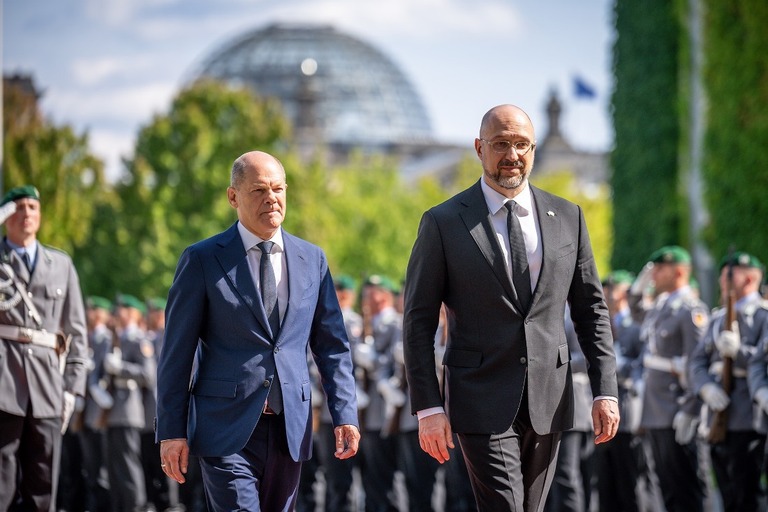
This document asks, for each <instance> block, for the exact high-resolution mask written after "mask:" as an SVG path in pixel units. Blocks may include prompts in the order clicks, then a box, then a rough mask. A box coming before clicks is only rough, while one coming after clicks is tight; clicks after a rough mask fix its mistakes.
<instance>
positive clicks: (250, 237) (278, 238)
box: [237, 221, 283, 252]
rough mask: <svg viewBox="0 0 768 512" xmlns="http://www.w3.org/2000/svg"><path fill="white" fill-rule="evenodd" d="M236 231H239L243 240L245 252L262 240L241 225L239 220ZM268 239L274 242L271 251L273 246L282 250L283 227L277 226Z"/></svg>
mask: <svg viewBox="0 0 768 512" xmlns="http://www.w3.org/2000/svg"><path fill="white" fill-rule="evenodd" d="M237 231H238V232H239V233H240V238H241V239H242V240H243V247H245V252H248V251H250V250H251V249H252V248H253V247H255V246H256V245H257V244H260V243H261V242H263V241H264V239H263V238H259V237H258V236H256V235H254V234H253V233H251V232H250V231H248V228H246V227H245V226H243V224H242V223H241V222H240V221H238V222H237ZM269 240H270V241H271V242H274V243H275V247H274V248H273V249H272V250H273V251H274V250H275V248H277V250H278V251H283V228H278V230H277V231H275V234H274V235H273V236H272V238H270V239H269Z"/></svg>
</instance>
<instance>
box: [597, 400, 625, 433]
mask: <svg viewBox="0 0 768 512" xmlns="http://www.w3.org/2000/svg"><path fill="white" fill-rule="evenodd" d="M620 419H621V418H620V416H619V404H618V402H615V401H613V400H606V399H600V400H595V401H594V403H593V404H592V423H593V424H594V426H595V444H600V443H605V442H607V441H610V440H611V439H613V437H614V436H615V435H616V432H617V431H618V430H619V420H620Z"/></svg>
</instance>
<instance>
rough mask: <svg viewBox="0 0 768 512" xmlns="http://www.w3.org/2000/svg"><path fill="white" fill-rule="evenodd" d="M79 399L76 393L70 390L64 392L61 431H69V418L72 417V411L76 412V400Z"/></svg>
mask: <svg viewBox="0 0 768 512" xmlns="http://www.w3.org/2000/svg"><path fill="white" fill-rule="evenodd" d="M76 401H77V399H76V397H75V395H73V394H72V393H70V392H69V391H65V392H64V403H63V404H62V406H61V433H62V434H64V432H66V431H67V427H68V426H69V420H70V419H72V413H74V412H75V402H76Z"/></svg>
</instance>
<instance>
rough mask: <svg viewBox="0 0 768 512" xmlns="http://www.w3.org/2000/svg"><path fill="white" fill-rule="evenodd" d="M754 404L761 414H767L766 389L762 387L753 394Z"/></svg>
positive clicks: (767, 390)
mask: <svg viewBox="0 0 768 512" xmlns="http://www.w3.org/2000/svg"><path fill="white" fill-rule="evenodd" d="M755 402H757V405H759V406H760V410H761V411H763V413H765V414H768V387H765V386H763V387H762V388H760V389H758V390H757V392H756V393H755Z"/></svg>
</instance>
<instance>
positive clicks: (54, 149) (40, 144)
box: [3, 81, 104, 254]
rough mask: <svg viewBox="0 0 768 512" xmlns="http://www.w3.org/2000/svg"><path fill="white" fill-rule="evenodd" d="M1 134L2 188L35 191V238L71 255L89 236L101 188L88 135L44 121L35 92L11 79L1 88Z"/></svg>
mask: <svg viewBox="0 0 768 512" xmlns="http://www.w3.org/2000/svg"><path fill="white" fill-rule="evenodd" d="M3 132H4V134H5V139H4V141H3V144H4V147H3V157H4V162H3V190H4V191H7V190H9V189H10V188H13V187H16V186H19V185H27V184H31V185H34V186H35V187H37V189H38V190H39V191H40V197H41V209H42V213H43V217H42V222H41V227H40V233H38V238H39V240H40V241H41V242H42V243H44V244H46V245H51V246H54V247H58V248H60V249H63V250H65V251H67V252H68V253H70V254H71V253H72V252H73V250H74V248H75V247H76V246H77V245H78V244H81V243H83V241H84V240H85V239H86V237H87V236H88V228H89V227H90V225H91V223H92V221H93V219H94V214H95V210H94V204H95V203H96V200H97V198H98V197H99V196H100V194H101V192H102V190H103V188H104V164H103V163H102V161H101V160H100V159H99V158H98V157H96V156H94V155H93V154H92V153H91V152H90V150H89V149H88V135H87V134H77V133H75V131H74V129H73V128H72V127H71V126H68V125H61V126H59V125H56V124H54V123H53V122H51V121H50V120H48V119H46V118H45V117H44V116H43V114H42V113H41V112H40V111H39V109H38V105H37V98H36V95H35V93H34V91H31V90H27V89H25V88H24V87H21V86H20V85H19V84H17V83H14V82H11V81H5V82H4V87H3Z"/></svg>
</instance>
